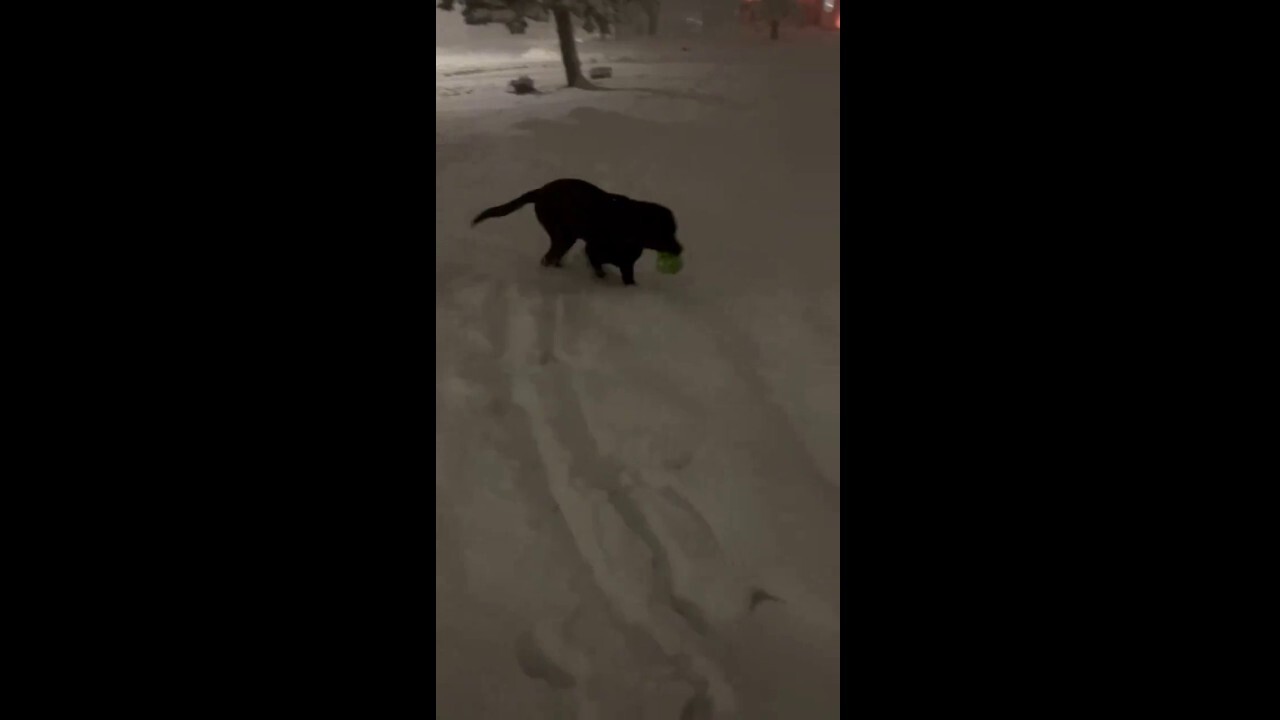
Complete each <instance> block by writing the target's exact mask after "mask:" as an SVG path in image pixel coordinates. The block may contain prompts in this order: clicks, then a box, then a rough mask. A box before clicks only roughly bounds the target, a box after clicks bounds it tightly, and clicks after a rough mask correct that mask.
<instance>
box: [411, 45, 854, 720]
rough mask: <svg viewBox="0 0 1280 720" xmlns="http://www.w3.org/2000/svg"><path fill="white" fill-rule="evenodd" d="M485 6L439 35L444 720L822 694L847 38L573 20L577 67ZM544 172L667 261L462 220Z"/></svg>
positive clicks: (818, 718) (745, 706) (608, 714)
mask: <svg viewBox="0 0 1280 720" xmlns="http://www.w3.org/2000/svg"><path fill="white" fill-rule="evenodd" d="M490 29H492V30H497V31H498V32H495V33H493V41H492V42H481V43H472V44H471V45H469V46H468V47H467V49H463V48H462V47H461V46H458V45H456V44H455V46H453V47H448V46H446V47H438V49H437V53H438V58H437V73H436V108H437V121H438V126H437V135H436V188H437V190H436V212H437V215H436V237H437V243H438V244H437V247H436V427H437V431H436V433H437V434H436V451H437V455H436V457H437V466H436V499H437V510H436V522H437V525H436V527H437V530H436V567H437V571H436V573H437V574H436V599H437V615H436V630H437V640H436V661H437V675H436V692H437V712H436V717H438V718H442V719H444V720H464V719H466V720H470V719H471V718H476V719H495V720H502V719H505V718H521V719H529V720H538V719H541V718H578V719H580V720H586V719H588V718H595V719H599V720H642V719H643V720H647V719H650V718H652V719H655V720H656V719H659V718H661V719H663V720H677V719H683V720H708V719H710V718H751V719H754V718H759V719H761V720H765V719H775V718H782V719H787V720H793V719H794V720H822V719H825V718H836V717H838V716H839V660H840V657H839V633H840V615H839V607H840V570H839V563H840V545H839V540H840V511H839V500H840V448H839V425H840V414H839V387H840V377H839V359H840V335H839V321H840V308H839V291H840V273H839V257H840V255H839V253H840V248H839V223H840V208H839V182H840V175H839V160H838V155H839V139H840V132H839V130H840V117H839V87H838V85H839V82H838V81H839V64H838V57H839V52H840V48H839V38H838V36H834V35H830V34H825V33H817V32H811V33H799V32H792V33H786V32H785V31H784V37H783V41H781V42H777V43H770V42H769V41H768V40H767V39H765V38H763V37H761V36H752V37H740V38H737V39H729V40H719V41H716V42H714V43H712V42H711V41H709V40H704V41H699V40H696V39H678V40H676V41H674V42H672V41H666V42H649V41H645V42H640V41H634V42H633V41H616V42H600V41H588V42H584V43H582V45H581V48H582V55H583V61H584V66H585V67H588V68H589V67H592V66H593V65H598V64H607V65H610V66H611V67H612V68H613V72H614V76H613V78H612V79H610V80H604V81H601V84H602V85H605V86H606V87H609V88H614V89H616V91H612V92H587V91H581V90H570V89H563V85H564V75H563V70H562V69H561V67H560V63H559V58H558V56H557V55H556V53H555V45H554V40H553V39H551V38H550V37H549V36H547V35H543V36H540V37H534V38H512V37H510V36H508V35H506V33H505V31H504V30H501V29H498V28H482V29H481V30H490ZM477 45H478V47H477ZM684 48H688V49H687V50H686V49H684ZM520 66H523V67H520ZM520 74H528V75H530V76H531V77H533V78H534V80H535V81H536V82H537V85H538V87H539V88H541V89H542V90H544V91H545V93H546V94H543V95H534V96H516V95H513V94H510V93H508V92H507V91H506V90H507V88H506V85H507V82H508V81H509V80H510V79H511V78H512V77H514V76H516V75H520ZM561 177H578V178H582V179H585V180H589V181H591V182H593V183H596V184H597V185H600V186H601V187H604V188H605V189H607V190H609V191H612V192H617V193H622V194H624V195H629V196H631V197H635V198H639V199H644V200H650V201H654V202H660V203H663V204H664V205H667V206H668V207H670V208H671V209H672V210H673V211H674V212H675V214H676V217H677V219H678V221H679V223H680V239H681V241H682V242H683V243H684V245H685V248H686V254H685V267H684V270H683V271H682V272H681V273H680V274H678V275H675V276H669V275H660V274H658V273H657V271H656V270H655V268H654V264H655V262H656V258H654V257H652V256H651V255H650V254H646V256H645V257H644V258H642V260H641V263H640V265H639V266H638V267H637V282H638V283H639V285H638V286H637V287H624V286H623V285H622V283H621V280H620V279H619V277H618V275H617V272H616V270H615V269H614V268H612V267H610V268H609V271H610V272H611V275H610V277H609V278H608V279H607V280H604V281H601V280H597V279H596V278H594V277H593V276H592V273H591V272H590V270H589V268H588V265H587V263H586V260H585V258H584V257H583V255H582V248H581V245H580V244H579V245H578V246H577V247H575V248H574V250H573V251H572V252H571V253H570V255H569V256H568V258H567V259H566V261H565V267H564V268H563V269H548V268H543V267H541V266H540V265H539V262H538V260H539V258H540V257H541V255H542V253H544V252H545V251H546V249H547V245H548V241H547V238H546V236H545V234H544V233H543V231H542V228H541V227H540V226H539V225H538V223H537V221H536V220H535V218H534V215H533V210H532V207H526V208H525V209H523V210H521V211H519V212H517V213H516V214H513V215H511V216H508V217H505V218H499V219H495V220H490V221H488V222H486V223H485V224H483V225H480V226H479V227H477V228H475V229H472V228H471V227H470V220H471V218H472V217H473V216H474V215H475V214H476V213H477V212H479V211H480V210H482V209H484V208H486V207H489V206H493V205H497V204H500V203H503V202H506V201H508V200H511V199H513V198H515V197H517V196H518V195H520V194H521V193H523V192H526V191H528V190H531V189H533V188H535V187H539V186H541V185H542V184H544V183H546V182H548V181H550V180H554V179H556V178H561ZM768 598H774V599H768ZM753 606H754V607H753Z"/></svg>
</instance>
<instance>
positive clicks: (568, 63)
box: [552, 8, 585, 87]
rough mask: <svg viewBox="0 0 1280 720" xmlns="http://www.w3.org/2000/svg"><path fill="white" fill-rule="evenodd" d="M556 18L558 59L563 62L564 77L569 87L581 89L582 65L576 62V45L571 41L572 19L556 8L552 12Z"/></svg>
mask: <svg viewBox="0 0 1280 720" xmlns="http://www.w3.org/2000/svg"><path fill="white" fill-rule="evenodd" d="M552 12H553V13H554V15H555V18H556V34H557V35H559V36H560V59H561V60H563V61H564V77H565V81H566V82H568V83H569V87H582V86H583V84H584V83H585V81H584V80H583V78H582V63H580V62H578V43H576V42H574V40H573V18H572V17H570V15H569V11H568V10H565V9H563V8H557V9H555V10H553V11H552Z"/></svg>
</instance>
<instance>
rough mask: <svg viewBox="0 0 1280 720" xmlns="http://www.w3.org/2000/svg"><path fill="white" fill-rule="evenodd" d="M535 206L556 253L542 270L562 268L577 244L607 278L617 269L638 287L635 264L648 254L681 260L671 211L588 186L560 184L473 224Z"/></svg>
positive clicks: (577, 182) (499, 208)
mask: <svg viewBox="0 0 1280 720" xmlns="http://www.w3.org/2000/svg"><path fill="white" fill-rule="evenodd" d="M528 203H533V211H534V212H535V213H537V215H538V222H540V223H542V227H543V229H544V230H546V231H547V235H550V236H551V249H550V250H548V251H547V254H546V255H543V256H542V264H543V265H546V266H554V267H560V260H561V258H563V257H564V255H565V253H567V252H569V248H571V247H573V243H574V242H576V241H578V240H582V241H583V242H585V243H586V244H587V259H588V260H589V261H591V267H592V269H594V270H595V271H596V277H604V266H605V265H606V264H609V265H615V266H617V268H618V269H619V270H621V271H622V281H623V282H624V283H626V284H627V285H635V284H636V277H635V264H636V260H639V259H640V255H641V253H643V252H644V250H645V249H646V248H648V249H650V250H656V251H658V252H662V253H671V254H673V255H679V254H680V253H682V252H684V248H682V247H681V246H680V242H679V241H678V240H676V218H675V215H672V214H671V211H670V210H668V209H667V208H665V207H663V206H661V205H657V204H655V203H648V202H640V201H639V200H632V199H631V198H628V197H624V196H622V195H614V194H612V193H607V192H605V191H604V190H601V189H600V188H598V187H596V186H595V185H592V184H591V183H589V182H586V181H583V180H572V179H565V180H555V181H553V182H549V183H547V184H546V185H543V186H542V187H540V188H538V189H537V190H532V191H530V192H527V193H525V194H523V195H521V196H520V197H518V198H516V199H515V200H512V201H511V202H509V203H507V204H506V205H499V206H497V207H492V208H489V209H488V210H485V211H484V212H482V213H480V214H479V215H477V216H476V219H475V220H472V221H471V225H472V227H475V225H476V224H477V223H480V222H482V221H484V220H487V219H489V218H491V217H503V216H504V215H510V214H511V213H513V212H515V211H516V210H519V209H520V208H522V207H524V206H525V205H526V204H528Z"/></svg>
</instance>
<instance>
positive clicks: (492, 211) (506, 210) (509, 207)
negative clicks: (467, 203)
mask: <svg viewBox="0 0 1280 720" xmlns="http://www.w3.org/2000/svg"><path fill="white" fill-rule="evenodd" d="M541 190H542V188H538V189H537V190H530V191H529V192H527V193H525V194H523V195H521V196H520V197H518V198H516V199H515V200H512V201H511V202H509V203H507V204H506V205H499V206H497V207H491V208H489V209H488V210H485V211H484V212H482V213H480V214H479V215H477V216H476V219H475V220H472V221H471V227H475V226H476V225H479V224H480V223H481V222H484V221H485V220H488V219H489V218H495V217H503V216H506V215H510V214H511V213H513V212H515V211H517V210H519V209H520V208H522V207H524V206H525V205H528V204H529V203H531V202H533V201H534V200H537V199H538V193H539V192H540V191H541Z"/></svg>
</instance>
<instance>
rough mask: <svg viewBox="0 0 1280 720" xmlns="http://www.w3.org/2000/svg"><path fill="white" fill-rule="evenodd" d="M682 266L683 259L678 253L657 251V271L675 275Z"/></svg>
mask: <svg viewBox="0 0 1280 720" xmlns="http://www.w3.org/2000/svg"><path fill="white" fill-rule="evenodd" d="M682 267H684V261H683V260H681V259H680V256H679V255H672V254H671V253H658V272H660V273H666V274H668V275H675V274H676V273H678V272H680V268H682Z"/></svg>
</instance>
